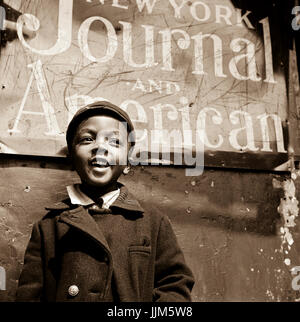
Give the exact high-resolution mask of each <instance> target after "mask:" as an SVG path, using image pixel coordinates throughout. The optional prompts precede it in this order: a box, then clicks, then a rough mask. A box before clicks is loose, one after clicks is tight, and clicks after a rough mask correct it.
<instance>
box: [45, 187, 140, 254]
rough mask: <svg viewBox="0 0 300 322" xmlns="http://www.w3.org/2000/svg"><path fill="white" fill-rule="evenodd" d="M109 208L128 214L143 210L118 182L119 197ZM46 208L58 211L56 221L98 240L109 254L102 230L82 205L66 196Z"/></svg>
mask: <svg viewBox="0 0 300 322" xmlns="http://www.w3.org/2000/svg"><path fill="white" fill-rule="evenodd" d="M110 208H111V209H112V210H113V213H114V210H121V212H122V210H123V212H124V211H125V213H126V214H127V215H130V216H136V215H142V214H143V212H144V210H143V208H142V207H141V206H140V204H139V202H138V201H137V200H136V199H134V198H133V196H132V195H131V194H130V192H129V191H128V190H127V188H126V187H125V186H124V185H122V184H120V194H119V197H118V198H117V200H116V201H115V202H114V203H113V205H112V206H111V207H110ZM46 209H47V210H50V211H51V210H52V211H59V212H60V215H59V216H58V221H60V222H63V223H66V224H67V225H68V226H73V227H75V228H77V229H79V230H80V231H82V232H83V233H85V234H86V235H88V236H89V237H91V238H93V239H94V240H95V241H96V242H98V243H99V244H100V246H101V247H102V248H104V250H106V252H107V253H108V254H110V249H109V246H108V244H107V241H106V239H105V236H104V234H103V232H102V230H101V229H100V228H99V227H98V225H97V224H95V221H94V219H93V217H92V216H91V215H90V214H89V213H88V211H87V210H86V209H85V208H84V207H83V206H78V205H73V204H72V203H71V201H70V199H69V198H66V199H64V200H62V201H60V202H57V203H55V204H53V205H52V206H50V207H46ZM65 232H66V231H65ZM61 237H62V236H61Z"/></svg>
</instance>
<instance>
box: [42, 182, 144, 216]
mask: <svg viewBox="0 0 300 322" xmlns="http://www.w3.org/2000/svg"><path fill="white" fill-rule="evenodd" d="M119 188H120V194H119V196H118V198H117V199H116V200H115V202H114V203H113V204H112V205H111V206H110V208H111V209H112V210H118V209H120V210H125V211H127V212H133V213H143V212H144V209H143V208H142V207H141V205H140V203H139V202H138V201H137V200H136V199H135V198H134V196H133V195H132V194H131V193H130V192H129V191H128V189H127V188H126V187H125V186H124V185H123V184H121V183H119ZM75 207H76V208H75ZM45 208H46V210H61V211H64V210H72V209H74V208H75V209H77V208H80V207H78V206H76V205H73V204H72V203H71V201H70V198H69V197H67V198H65V199H64V200H61V201H59V202H56V203H53V204H51V205H49V206H47V207H45Z"/></svg>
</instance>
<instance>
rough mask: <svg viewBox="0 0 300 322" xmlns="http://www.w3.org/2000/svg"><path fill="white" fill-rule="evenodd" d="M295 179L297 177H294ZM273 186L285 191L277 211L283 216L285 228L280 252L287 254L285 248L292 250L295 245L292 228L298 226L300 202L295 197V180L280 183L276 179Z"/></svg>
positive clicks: (282, 231) (281, 229)
mask: <svg viewBox="0 0 300 322" xmlns="http://www.w3.org/2000/svg"><path fill="white" fill-rule="evenodd" d="M293 178H295V176H293ZM273 186H274V187H278V186H281V187H282V189H283V193H284V196H283V198H281V199H280V205H279V206H278V208H277V210H278V212H279V214H280V215H281V219H282V223H283V226H281V227H280V234H281V236H280V237H281V248H280V251H281V252H282V253H283V252H285V254H287V253H288V251H287V250H286V249H285V247H287V248H288V250H290V247H291V245H293V243H294V239H293V235H292V231H291V230H290V228H293V227H295V226H296V223H295V219H296V218H297V217H298V213H299V208H298V204H299V202H298V200H297V199H296V197H295V194H296V188H295V184H294V180H293V179H289V180H287V179H285V180H284V181H283V182H279V181H277V180H276V179H274V180H273Z"/></svg>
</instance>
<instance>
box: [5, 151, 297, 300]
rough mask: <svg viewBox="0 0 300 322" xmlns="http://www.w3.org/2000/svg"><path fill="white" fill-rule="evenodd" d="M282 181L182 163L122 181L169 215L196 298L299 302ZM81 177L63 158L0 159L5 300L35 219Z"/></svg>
mask: <svg viewBox="0 0 300 322" xmlns="http://www.w3.org/2000/svg"><path fill="white" fill-rule="evenodd" d="M284 179H289V176H288V175H287V174H283V173H281V174H273V173H267V172H247V171H238V170H234V171H231V170H223V169H206V170H205V171H204V174H203V175H202V176H199V177H187V176H185V171H184V169H182V168H171V167H154V166H153V167H137V168H135V169H134V170H133V171H132V172H131V173H130V174H129V175H128V176H127V177H124V178H122V182H125V183H126V184H127V185H128V186H129V188H130V190H131V191H132V192H133V193H135V194H136V196H137V198H138V199H139V200H140V201H141V203H142V204H143V205H144V206H145V208H154V207H155V208H156V209H157V211H161V212H163V213H165V214H167V215H168V216H169V218H170V219H171V222H172V224H173V227H174V230H175V232H176V235H177V237H178V240H179V243H180V245H181V246H182V248H183V251H184V254H185V257H186V260H187V262H188V264H189V265H190V266H191V268H192V270H193V272H194V274H195V277H196V284H195V287H194V290H193V298H194V301H295V300H297V299H299V298H300V294H299V291H295V290H293V288H292V279H293V278H294V276H293V275H292V274H291V271H290V270H291V268H292V267H295V266H299V265H300V259H299V252H300V243H299V242H300V235H299V231H300V230H299V223H298V224H297V221H298V222H299V219H296V221H295V223H296V226H295V227H293V228H290V232H291V234H292V237H293V240H294V244H293V245H291V247H290V249H288V248H287V247H283V248H282V245H283V239H282V234H281V233H280V227H282V226H283V218H281V216H280V214H279V213H278V211H277V207H278V206H279V204H280V198H281V197H283V190H282V189H281V184H280V182H283V181H284ZM77 181H78V178H77V176H76V174H75V173H74V172H72V171H70V170H68V167H67V166H66V164H65V163H63V162H62V163H60V162H58V161H55V162H53V161H51V159H49V160H48V161H47V160H46V161H45V160H44V159H41V160H39V159H32V158H26V157H22V158H20V157H18V158H17V159H16V158H14V157H13V156H11V157H9V158H7V157H3V156H2V157H1V159H0V266H3V267H4V268H5V269H6V272H7V286H6V288H7V290H6V291H0V301H13V300H14V296H15V291H16V286H17V280H18V276H19V273H20V270H21V268H22V260H23V255H24V251H25V247H26V245H27V242H28V239H29V236H30V232H31V227H32V224H33V222H35V221H36V220H39V219H40V218H41V217H42V216H43V214H45V211H44V209H43V208H44V206H45V205H47V204H49V203H51V202H52V201H54V200H57V199H60V198H61V197H62V196H63V195H64V194H65V186H66V185H67V184H70V183H72V182H77ZM295 182H296V187H297V193H296V195H298V196H299V190H300V184H299V183H298V182H297V180H296V181H295ZM284 251H286V252H288V254H287V253H285V252H284ZM287 257H288V258H289V259H290V261H291V264H290V265H289V266H288V265H286V264H285V263H284V260H285V259H286V258H287Z"/></svg>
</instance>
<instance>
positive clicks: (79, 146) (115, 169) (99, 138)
mask: <svg viewBox="0 0 300 322" xmlns="http://www.w3.org/2000/svg"><path fill="white" fill-rule="evenodd" d="M125 124H126V123H125ZM127 153H128V133H127V129H126V127H125V126H124V124H122V122H120V121H119V120H117V119H115V118H113V117H110V116H102V115H101V116H92V117H90V118H88V119H86V120H84V121H83V122H81V123H80V124H79V126H78V128H77V131H76V134H75V136H74V139H73V145H72V152H71V154H72V159H73V164H74V167H75V170H76V171H77V173H78V174H79V176H80V178H81V180H82V182H83V183H85V184H87V185H90V186H93V187H99V188H102V187H108V186H110V185H113V184H115V183H116V181H117V180H118V178H119V176H120V175H121V174H122V172H123V170H124V169H125V167H126V165H127Z"/></svg>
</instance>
